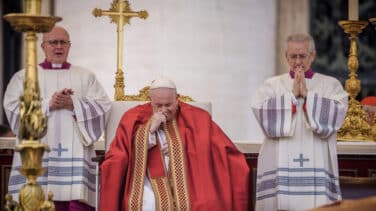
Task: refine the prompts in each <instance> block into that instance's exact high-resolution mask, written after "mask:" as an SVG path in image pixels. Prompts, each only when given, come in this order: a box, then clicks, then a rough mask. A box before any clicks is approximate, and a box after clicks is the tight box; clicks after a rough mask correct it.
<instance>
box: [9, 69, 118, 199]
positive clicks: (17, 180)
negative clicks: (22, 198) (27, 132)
mask: <svg viewBox="0 0 376 211" xmlns="http://www.w3.org/2000/svg"><path fill="white" fill-rule="evenodd" d="M24 76H25V71H24V70H21V71H19V72H17V73H15V75H14V76H13V77H12V79H11V81H10V83H9V85H8V87H7V90H6V92H5V95H4V109H5V112H6V115H7V118H8V120H9V123H10V126H11V128H12V130H13V131H14V132H15V134H18V122H19V97H20V96H21V94H22V93H23V82H24ZM38 80H39V86H40V94H41V101H42V111H43V112H44V113H45V114H46V116H47V118H48V123H47V135H46V136H44V137H43V138H42V141H43V142H44V143H47V144H48V145H49V147H50V149H51V152H49V153H47V152H45V153H44V156H43V167H45V168H46V169H47V170H48V171H47V172H46V173H45V174H44V175H43V176H40V177H38V182H39V184H40V185H41V186H42V187H43V189H44V191H45V193H47V192H48V191H52V192H53V194H54V198H53V199H54V200H55V201H70V200H81V201H83V202H85V203H87V204H89V205H91V206H95V188H96V184H95V163H93V162H92V161H91V159H92V158H93V157H95V156H96V155H95V149H94V145H93V144H94V142H95V141H97V140H98V139H99V137H100V136H101V134H102V132H103V130H104V128H105V116H106V113H107V112H108V111H109V110H110V107H111V102H110V100H109V98H108V96H107V94H106V92H105V90H104V89H103V88H102V86H101V85H100V84H99V82H98V80H97V79H96V77H95V75H94V74H93V73H91V72H90V71H88V70H85V69H83V68H80V67H77V66H71V67H70V69H69V70H68V69H58V70H56V69H54V70H52V69H45V70H44V69H42V68H40V67H38ZM64 88H70V89H72V90H73V92H74V94H73V95H72V100H73V105H74V111H73V112H72V111H69V110H66V109H63V110H55V111H51V112H50V111H49V109H48V107H49V101H50V99H51V97H52V95H53V94H54V93H55V92H56V91H60V90H62V89H64ZM75 119H76V120H75ZM20 167H21V158H20V155H19V153H15V156H14V157H13V166H12V171H11V176H10V179H9V188H8V191H9V193H10V194H12V195H13V198H14V199H15V200H17V199H18V191H19V189H20V188H21V187H22V186H23V185H24V184H25V182H26V178H25V177H24V176H22V175H20V173H19V172H18V171H17V170H16V169H18V168H20Z"/></svg>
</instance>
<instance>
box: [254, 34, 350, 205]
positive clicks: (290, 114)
mask: <svg viewBox="0 0 376 211" xmlns="http://www.w3.org/2000/svg"><path fill="white" fill-rule="evenodd" d="M315 53H316V51H315V45H314V41H313V39H312V37H311V36H309V35H304V34H294V35H291V36H289V37H288V39H287V49H286V59H287V62H288V64H289V66H290V72H289V73H286V74H282V75H279V76H275V77H272V78H270V79H267V80H266V81H265V82H264V83H263V85H262V86H261V87H259V89H258V90H257V92H256V95H255V96H254V98H253V101H252V109H253V112H254V114H255V116H256V119H257V121H258V122H259V125H260V126H261V128H262V129H263V132H264V134H265V140H264V142H263V144H262V147H261V149H260V153H259V158H258V168H257V187H256V210H265V211H269V210H289V211H293V210H299V211H301V210H306V209H309V208H313V207H317V206H320V205H323V204H327V203H331V202H333V201H336V200H340V199H341V191H340V187H339V176H338V161H337V149H336V144H337V141H336V132H337V130H338V129H339V128H340V127H341V125H342V122H343V120H344V117H345V115H346V111H347V100H348V94H347V93H346V91H344V89H343V87H342V85H341V83H340V82H339V81H338V80H337V79H335V78H333V77H330V76H325V75H323V74H319V73H315V72H314V71H313V70H312V69H311V63H312V61H313V60H314V58H315Z"/></svg>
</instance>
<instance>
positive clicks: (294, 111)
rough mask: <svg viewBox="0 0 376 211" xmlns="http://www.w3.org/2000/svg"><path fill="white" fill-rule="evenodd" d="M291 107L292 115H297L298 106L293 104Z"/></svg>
mask: <svg viewBox="0 0 376 211" xmlns="http://www.w3.org/2000/svg"><path fill="white" fill-rule="evenodd" d="M291 107H292V114H295V113H296V105H294V103H291Z"/></svg>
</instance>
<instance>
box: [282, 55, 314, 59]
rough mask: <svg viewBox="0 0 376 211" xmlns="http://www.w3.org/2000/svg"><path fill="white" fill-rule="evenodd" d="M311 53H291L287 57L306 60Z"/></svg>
mask: <svg viewBox="0 0 376 211" xmlns="http://www.w3.org/2000/svg"><path fill="white" fill-rule="evenodd" d="M309 55H310V54H291V55H288V56H287V57H288V58H289V59H290V60H297V59H300V60H305V59H307V58H308V57H309Z"/></svg>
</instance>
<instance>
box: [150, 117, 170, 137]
mask: <svg viewBox="0 0 376 211" xmlns="http://www.w3.org/2000/svg"><path fill="white" fill-rule="evenodd" d="M166 120H167V119H166V115H165V114H163V113H162V112H155V113H154V114H153V116H152V117H151V124H150V129H149V131H150V132H151V133H154V132H155V131H156V130H157V129H158V128H159V127H160V126H161V124H162V123H166Z"/></svg>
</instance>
